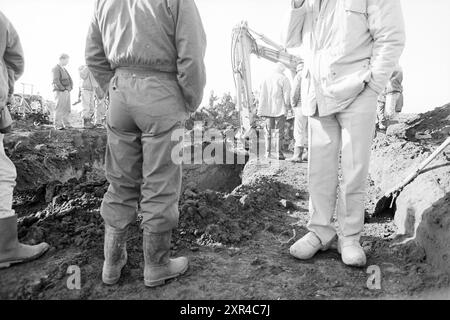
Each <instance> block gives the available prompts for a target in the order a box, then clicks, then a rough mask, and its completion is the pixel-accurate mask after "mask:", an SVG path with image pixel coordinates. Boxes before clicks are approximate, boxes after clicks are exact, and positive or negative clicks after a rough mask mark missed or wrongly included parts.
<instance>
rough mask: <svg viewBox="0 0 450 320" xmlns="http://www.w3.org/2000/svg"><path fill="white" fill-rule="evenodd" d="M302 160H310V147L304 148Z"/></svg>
mask: <svg viewBox="0 0 450 320" xmlns="http://www.w3.org/2000/svg"><path fill="white" fill-rule="evenodd" d="M302 161H303V162H308V148H304V149H303V155H302Z"/></svg>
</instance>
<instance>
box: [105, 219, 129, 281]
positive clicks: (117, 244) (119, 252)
mask: <svg viewBox="0 0 450 320" xmlns="http://www.w3.org/2000/svg"><path fill="white" fill-rule="evenodd" d="M127 231H128V229H124V230H118V229H116V228H113V227H111V226H108V225H105V246H104V250H105V262H104V263H103V273H102V280H103V283H104V284H107V285H115V284H116V283H117V282H119V279H120V275H121V273H122V269H123V267H125V265H126V264H127V260H128V255H127Z"/></svg>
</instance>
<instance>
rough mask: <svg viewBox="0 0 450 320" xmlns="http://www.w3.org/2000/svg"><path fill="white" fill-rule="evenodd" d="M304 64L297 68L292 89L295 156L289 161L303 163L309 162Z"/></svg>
mask: <svg viewBox="0 0 450 320" xmlns="http://www.w3.org/2000/svg"><path fill="white" fill-rule="evenodd" d="M303 66H304V65H303V63H301V64H299V65H298V67H297V75H296V76H295V78H294V85H293V88H292V97H291V105H292V108H293V109H294V114H295V119H294V139H295V146H294V156H293V157H292V158H291V159H289V161H290V162H302V161H307V160H308V117H305V116H304V115H303V112H302V99H301V90H302V72H303Z"/></svg>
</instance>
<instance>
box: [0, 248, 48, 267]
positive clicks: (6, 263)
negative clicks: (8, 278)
mask: <svg viewBox="0 0 450 320" xmlns="http://www.w3.org/2000/svg"><path fill="white" fill-rule="evenodd" d="M49 249H50V246H48V247H47V248H45V250H42V251H41V252H39V253H38V254H36V255H35V256H32V257H30V258H25V259H19V260H13V261H6V262H0V269H6V268H9V267H11V266H14V265H16V264H22V263H27V262H30V261H33V260H36V259H39V258H40V257H42V256H43V255H44V254H46V253H47V251H48V250H49Z"/></svg>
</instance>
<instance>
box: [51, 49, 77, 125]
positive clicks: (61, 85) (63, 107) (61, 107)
mask: <svg viewBox="0 0 450 320" xmlns="http://www.w3.org/2000/svg"><path fill="white" fill-rule="evenodd" d="M69 59H70V57H69V55H67V54H65V53H64V54H62V55H61V56H60V57H59V63H58V64H57V65H56V66H55V67H54V68H53V69H52V75H53V91H54V93H55V102H56V106H55V129H57V130H64V129H67V128H70V127H71V126H70V121H69V116H70V111H71V103H70V92H71V91H72V89H73V81H72V77H71V76H70V74H69V72H68V71H67V69H66V67H67V65H68V64H69Z"/></svg>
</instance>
